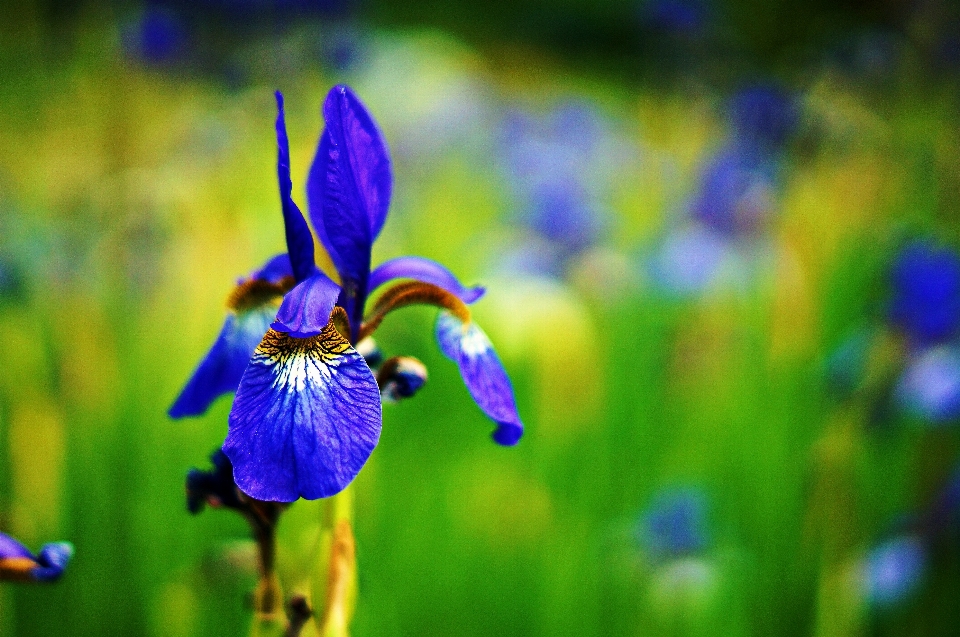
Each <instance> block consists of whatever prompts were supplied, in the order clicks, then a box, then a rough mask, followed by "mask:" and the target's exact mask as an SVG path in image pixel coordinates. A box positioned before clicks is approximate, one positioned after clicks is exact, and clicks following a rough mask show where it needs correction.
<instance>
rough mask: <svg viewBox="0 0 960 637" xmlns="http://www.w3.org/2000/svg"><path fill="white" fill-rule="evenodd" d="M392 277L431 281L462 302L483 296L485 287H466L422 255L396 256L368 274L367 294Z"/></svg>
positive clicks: (444, 269)
mask: <svg viewBox="0 0 960 637" xmlns="http://www.w3.org/2000/svg"><path fill="white" fill-rule="evenodd" d="M393 279H416V280H417V281H423V282H424V283H432V284H433V285H436V286H437V287H439V288H443V289H444V290H446V291H447V292H449V293H450V294H453V295H454V296H456V297H457V298H459V299H460V300H461V301H463V302H464V303H473V302H475V301H477V300H479V299H480V297H482V296H483V293H484V292H486V289H485V288H483V287H482V286H479V285H477V286H474V287H471V288H468V287H466V286H464V285H463V284H462V283H460V281H458V280H457V277H456V276H454V274H453V273H452V272H451V271H450V270H448V269H446V268H445V267H443V266H442V265H440V264H439V263H437V262H436V261H431V260H430V259H426V258H424V257H397V258H396V259H390V260H389V261H386V262H384V263H381V264H380V265H378V266H377V268H376V269H375V270H374V271H373V273H372V274H371V275H370V282H369V284H368V285H367V294H372V293H373V291H374V290H376V289H377V288H378V287H380V286H381V285H383V284H384V283H386V282H387V281H391V280H393Z"/></svg>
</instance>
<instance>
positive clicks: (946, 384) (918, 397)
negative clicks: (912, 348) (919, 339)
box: [896, 346, 960, 423]
mask: <svg viewBox="0 0 960 637" xmlns="http://www.w3.org/2000/svg"><path fill="white" fill-rule="evenodd" d="M896 396H897V400H898V402H899V403H900V405H901V406H902V407H903V408H904V409H905V410H906V411H907V412H909V413H912V414H914V415H916V416H919V417H921V418H923V419H925V420H928V421H930V422H932V423H942V422H946V421H951V420H955V419H956V418H957V417H960V350H958V349H957V348H956V347H954V346H940V347H934V348H931V349H928V350H924V351H921V352H919V353H918V354H916V355H914V356H913V357H912V359H911V360H909V361H908V363H907V366H906V368H905V370H904V372H903V375H902V376H901V377H900V380H899V382H898V383H897V389H896Z"/></svg>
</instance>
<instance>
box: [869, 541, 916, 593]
mask: <svg viewBox="0 0 960 637" xmlns="http://www.w3.org/2000/svg"><path fill="white" fill-rule="evenodd" d="M926 564H927V550H926V547H925V546H924V544H923V542H922V541H921V540H920V538H918V537H916V536H912V535H904V536H899V537H895V538H893V539H891V540H887V541H886V542H884V543H882V544H880V545H879V546H877V547H875V548H874V549H873V550H871V551H870V552H869V554H868V555H867V557H866V559H865V561H864V563H863V566H862V569H863V570H862V574H863V583H864V595H865V598H866V600H867V602H868V603H869V604H870V605H871V606H874V607H879V608H883V607H889V606H892V605H894V604H897V603H899V602H902V601H904V600H905V599H906V598H908V597H909V596H910V595H912V594H913V593H914V592H916V590H917V588H919V586H920V582H921V579H922V578H923V573H924V570H925V568H926Z"/></svg>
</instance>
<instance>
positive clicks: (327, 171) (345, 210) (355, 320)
mask: <svg viewBox="0 0 960 637" xmlns="http://www.w3.org/2000/svg"><path fill="white" fill-rule="evenodd" d="M323 116H324V120H325V121H326V128H325V129H324V131H323V134H322V135H321V137H320V145H319V147H318V149H317V155H316V157H315V158H314V160H313V165H312V166H311V168H310V176H309V178H308V180H307V202H308V204H309V210H310V218H311V220H312V221H313V226H314V228H315V229H316V230H317V234H318V235H319V236H320V239H321V241H322V242H323V244H324V246H325V247H326V248H327V251H328V252H329V253H330V258H331V259H332V260H333V263H334V265H336V267H337V271H338V272H339V274H340V280H341V283H342V285H343V295H342V298H341V300H340V304H341V305H342V306H343V307H344V309H346V311H347V315H348V316H349V317H350V324H351V328H352V329H353V331H354V332H356V331H357V328H358V326H359V324H360V321H361V320H362V317H363V304H364V301H365V300H366V293H367V280H368V278H369V276H370V249H371V247H372V245H373V241H374V239H376V237H377V235H378V234H379V233H380V229H381V228H382V227H383V223H384V221H385V220H386V216H387V209H388V207H389V205H390V194H391V191H392V188H393V183H392V180H393V178H392V174H391V171H390V155H389V153H388V151H387V146H386V143H384V140H383V136H382V135H381V134H380V130H379V129H378V128H377V125H376V123H375V122H374V120H373V118H372V117H371V116H370V114H369V113H368V112H367V110H366V107H364V105H363V103H362V102H360V100H359V99H358V98H357V96H356V95H354V93H353V91H351V90H350V89H349V88H347V87H346V86H342V85H340V86H335V87H334V88H333V89H331V91H330V93H329V94H328V95H327V100H326V102H325V103H324V105H323Z"/></svg>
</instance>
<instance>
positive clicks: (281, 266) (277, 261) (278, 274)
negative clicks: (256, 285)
mask: <svg viewBox="0 0 960 637" xmlns="http://www.w3.org/2000/svg"><path fill="white" fill-rule="evenodd" d="M292 276H293V266H292V265H291V264H290V255H289V254H287V253H286V252H284V253H283V254H278V255H277V256H275V257H273V258H271V259H270V260H269V261H267V262H266V263H264V264H263V267H262V268H260V269H259V270H257V271H256V272H254V273H253V274H251V275H250V278H251V279H260V280H261V281H266V282H267V283H273V284H277V283H280V281H282V280H283V279H285V278H287V277H292Z"/></svg>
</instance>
